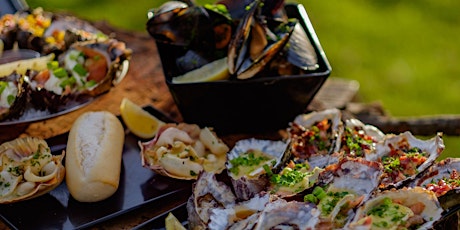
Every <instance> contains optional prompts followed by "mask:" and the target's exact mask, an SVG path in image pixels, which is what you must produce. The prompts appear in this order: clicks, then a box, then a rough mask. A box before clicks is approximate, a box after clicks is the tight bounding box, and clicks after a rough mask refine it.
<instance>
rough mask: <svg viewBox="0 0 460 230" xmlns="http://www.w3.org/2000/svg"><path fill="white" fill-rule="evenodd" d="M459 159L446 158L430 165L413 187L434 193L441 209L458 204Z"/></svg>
mask: <svg viewBox="0 0 460 230" xmlns="http://www.w3.org/2000/svg"><path fill="white" fill-rule="evenodd" d="M459 173H460V158H446V159H444V160H442V161H440V162H437V163H435V164H434V165H432V166H431V167H430V168H429V169H428V170H427V171H426V172H425V173H423V174H422V175H420V177H419V178H417V179H416V180H415V181H414V183H413V185H414V186H420V187H424V188H426V189H428V190H430V191H433V192H435V194H436V196H437V197H438V200H439V203H441V206H442V208H444V209H449V208H452V207H454V206H456V205H459V204H460V199H459V193H460V174H459Z"/></svg>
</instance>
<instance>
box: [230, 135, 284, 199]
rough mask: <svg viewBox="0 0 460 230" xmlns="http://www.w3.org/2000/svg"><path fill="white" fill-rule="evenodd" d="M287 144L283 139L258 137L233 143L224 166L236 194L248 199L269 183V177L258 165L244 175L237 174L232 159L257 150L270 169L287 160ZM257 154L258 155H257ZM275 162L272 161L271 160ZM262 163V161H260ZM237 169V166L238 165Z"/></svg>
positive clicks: (279, 165) (240, 197)
mask: <svg viewBox="0 0 460 230" xmlns="http://www.w3.org/2000/svg"><path fill="white" fill-rule="evenodd" d="M287 146H288V144H287V143H286V142H284V141H272V140H260V139H254V138H251V139H243V140H240V141H238V142H236V143H235V146H234V147H233V149H232V150H231V151H230V152H229V153H228V154H227V163H226V168H227V170H228V175H229V176H230V178H231V182H232V185H233V188H234V190H235V193H236V196H237V197H238V198H239V199H242V200H248V199H250V198H251V197H253V196H254V195H255V194H257V193H259V192H261V191H262V190H264V189H265V188H266V187H267V186H268V184H269V178H268V176H267V173H266V171H265V169H264V168H263V167H262V166H258V167H256V168H254V169H252V170H250V171H248V172H247V174H244V175H237V174H236V173H235V171H234V170H235V169H236V168H237V167H236V166H234V165H233V164H232V160H234V159H239V157H242V156H243V155H244V154H246V153H247V152H249V151H253V152H254V153H257V152H259V153H260V154H263V155H261V156H265V157H267V160H265V161H264V162H265V163H264V165H267V166H268V167H269V168H271V169H272V170H273V169H274V168H279V167H281V166H282V165H283V164H284V163H285V162H286V160H287V158H288V157H286V148H287ZM257 156H258V155H257ZM273 161H274V162H275V163H272V162H273ZM262 163H263V162H262ZM246 168H247V167H246ZM238 169H239V166H238Z"/></svg>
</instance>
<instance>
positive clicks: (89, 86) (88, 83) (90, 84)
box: [85, 80, 193, 160]
mask: <svg viewBox="0 0 460 230" xmlns="http://www.w3.org/2000/svg"><path fill="white" fill-rule="evenodd" d="M96 84H97V82H96V81H95V80H91V81H88V82H86V84H85V87H86V88H91V87H93V86H95V85H96ZM191 160H193V159H191Z"/></svg>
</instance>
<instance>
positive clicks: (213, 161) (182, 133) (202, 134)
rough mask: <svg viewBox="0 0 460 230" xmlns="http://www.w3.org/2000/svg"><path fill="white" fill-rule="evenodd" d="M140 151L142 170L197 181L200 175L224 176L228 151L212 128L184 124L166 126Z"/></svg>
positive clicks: (140, 145)
mask: <svg viewBox="0 0 460 230" xmlns="http://www.w3.org/2000/svg"><path fill="white" fill-rule="evenodd" d="M139 147H140V149H141V152H140V154H141V160H142V166H143V167H146V168H150V169H152V170H153V171H155V172H156V173H159V174H161V175H164V176H168V177H171V178H176V179H181V180H194V179H197V177H198V174H199V173H200V172H201V171H206V172H213V173H220V172H222V171H223V170H224V169H225V161H226V159H227V158H226V154H227V152H228V150H229V148H228V146H227V145H226V144H225V143H224V142H223V141H222V140H221V139H219V138H218V137H217V135H216V134H215V133H214V132H213V131H212V129H211V128H208V127H205V128H200V127H199V126H198V125H195V124H185V123H181V124H177V125H176V124H165V125H163V126H162V127H160V130H159V131H158V133H157V135H156V136H155V138H154V139H152V140H150V141H147V142H139Z"/></svg>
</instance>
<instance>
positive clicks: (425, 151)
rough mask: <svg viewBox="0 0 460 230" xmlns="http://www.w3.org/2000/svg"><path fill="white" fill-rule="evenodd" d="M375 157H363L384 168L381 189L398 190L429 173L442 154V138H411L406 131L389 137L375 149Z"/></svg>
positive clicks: (438, 135)
mask: <svg viewBox="0 0 460 230" xmlns="http://www.w3.org/2000/svg"><path fill="white" fill-rule="evenodd" d="M376 147H377V148H376V152H375V154H368V155H366V159H367V160H370V161H378V162H380V163H382V164H383V167H384V173H383V175H382V181H381V184H380V188H382V189H385V188H390V187H401V186H403V185H405V184H407V183H409V182H411V181H413V180H414V179H415V178H416V176H417V175H418V174H419V173H422V172H423V171H424V170H426V169H428V168H429V167H430V166H431V165H432V164H433V163H434V162H435V161H436V159H437V158H438V156H439V155H440V154H441V153H442V151H443V150H444V142H443V140H442V134H441V133H438V134H437V135H436V136H435V137H433V138H431V139H429V140H421V139H417V138H416V137H414V136H413V135H412V134H411V133H410V132H409V131H406V132H404V133H401V134H399V135H390V136H388V137H387V138H385V140H384V141H382V142H380V143H378V144H377V146H376Z"/></svg>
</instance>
